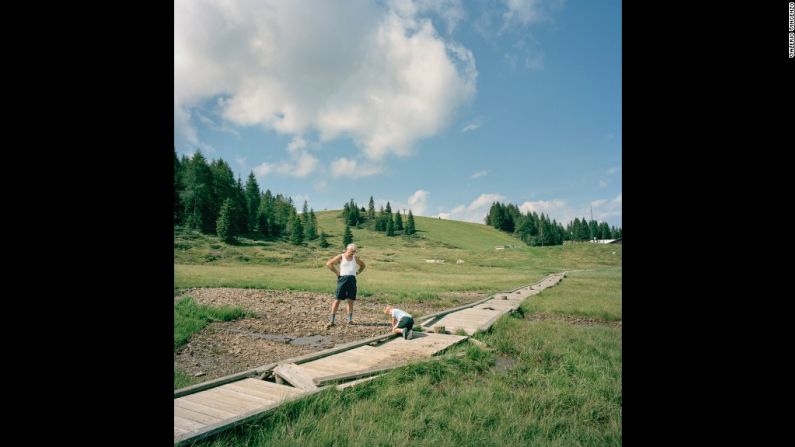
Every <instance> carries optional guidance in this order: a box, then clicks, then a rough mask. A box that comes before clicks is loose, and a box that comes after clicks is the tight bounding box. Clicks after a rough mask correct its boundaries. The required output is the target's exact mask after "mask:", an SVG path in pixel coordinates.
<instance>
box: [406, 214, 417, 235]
mask: <svg viewBox="0 0 795 447" xmlns="http://www.w3.org/2000/svg"><path fill="white" fill-rule="evenodd" d="M416 231H417V230H416V229H415V228H414V215H413V214H411V210H409V217H408V219H406V234H414V233H415V232H416Z"/></svg>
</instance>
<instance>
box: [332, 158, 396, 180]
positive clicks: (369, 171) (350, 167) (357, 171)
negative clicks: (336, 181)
mask: <svg viewBox="0 0 795 447" xmlns="http://www.w3.org/2000/svg"><path fill="white" fill-rule="evenodd" d="M382 170H383V169H382V168H381V166H377V165H372V164H368V163H362V164H359V162H358V161H356V160H349V159H347V158H345V157H342V158H339V159H337V160H334V161H333V162H332V163H331V176H332V177H335V178H336V177H343V176H344V177H350V178H359V177H367V176H368V175H375V174H378V173H380V172H381V171H382Z"/></svg>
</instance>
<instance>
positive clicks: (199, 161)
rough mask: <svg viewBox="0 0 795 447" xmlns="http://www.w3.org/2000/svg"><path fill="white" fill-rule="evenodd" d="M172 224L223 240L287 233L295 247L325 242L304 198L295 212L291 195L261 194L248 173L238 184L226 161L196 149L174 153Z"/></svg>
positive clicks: (281, 235)
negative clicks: (188, 154)
mask: <svg viewBox="0 0 795 447" xmlns="http://www.w3.org/2000/svg"><path fill="white" fill-rule="evenodd" d="M174 225H175V226H177V225H178V226H183V227H185V228H189V229H194V230H198V231H201V232H202V233H207V234H216V235H218V237H220V238H221V239H223V240H224V241H226V242H234V241H235V240H236V237H237V236H238V235H246V234H247V235H253V234H259V235H262V236H265V237H271V238H278V237H287V238H289V240H290V242H291V243H293V244H295V245H300V244H302V243H303V242H304V241H305V240H314V239H318V238H319V239H320V241H319V243H320V245H321V246H322V247H327V246H328V245H329V244H328V241H327V240H326V238H327V237H328V235H327V234H325V233H324V232H322V231H319V228H318V225H317V217H316V216H315V211H314V210H313V209H307V203H306V201H304V208H303V212H302V213H301V214H300V215H299V214H298V212H297V211H296V209H295V206H294V204H293V199H292V198H291V197H285V196H283V195H282V194H276V195H275V196H274V195H273V193H271V191H270V190H266V191H265V192H264V193H263V192H262V191H261V190H260V187H259V185H258V184H257V179H256V178H255V177H254V172H251V173H249V175H248V178H247V179H246V182H245V184H244V183H243V182H242V180H241V179H240V178H239V177H238V178H237V180H235V175H234V173H233V172H232V169H231V168H230V167H229V164H228V163H227V162H226V161H224V160H223V159H222V158H219V159H218V160H212V161H208V160H207V159H206V158H205V157H204V155H203V154H202V153H201V152H200V151H197V152H196V153H195V154H193V156H192V157H190V158H189V157H188V156H187V155H183V156H182V157H181V158H179V157H177V152H176V150H175V151H174Z"/></svg>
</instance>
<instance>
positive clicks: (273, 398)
mask: <svg viewBox="0 0 795 447" xmlns="http://www.w3.org/2000/svg"><path fill="white" fill-rule="evenodd" d="M236 383H237V382H235V383H228V384H226V385H224V387H225V388H226V389H228V390H232V391H236V392H238V393H245V394H249V395H251V396H254V397H258V398H260V399H264V400H266V401H267V402H268V403H275V402H279V401H280V400H282V399H283V398H282V397H281V396H278V395H274V393H269V392H267V391H266V390H260V389H254V388H249V387H245V386H240V385H237V384H236Z"/></svg>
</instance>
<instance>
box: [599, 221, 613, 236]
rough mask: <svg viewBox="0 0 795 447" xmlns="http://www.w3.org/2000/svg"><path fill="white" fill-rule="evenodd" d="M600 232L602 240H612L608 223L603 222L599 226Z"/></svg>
mask: <svg viewBox="0 0 795 447" xmlns="http://www.w3.org/2000/svg"><path fill="white" fill-rule="evenodd" d="M599 227H600V228H599V230H600V232H601V237H600V239H610V227H609V226H608V225H607V222H602V223H601V225H599Z"/></svg>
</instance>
